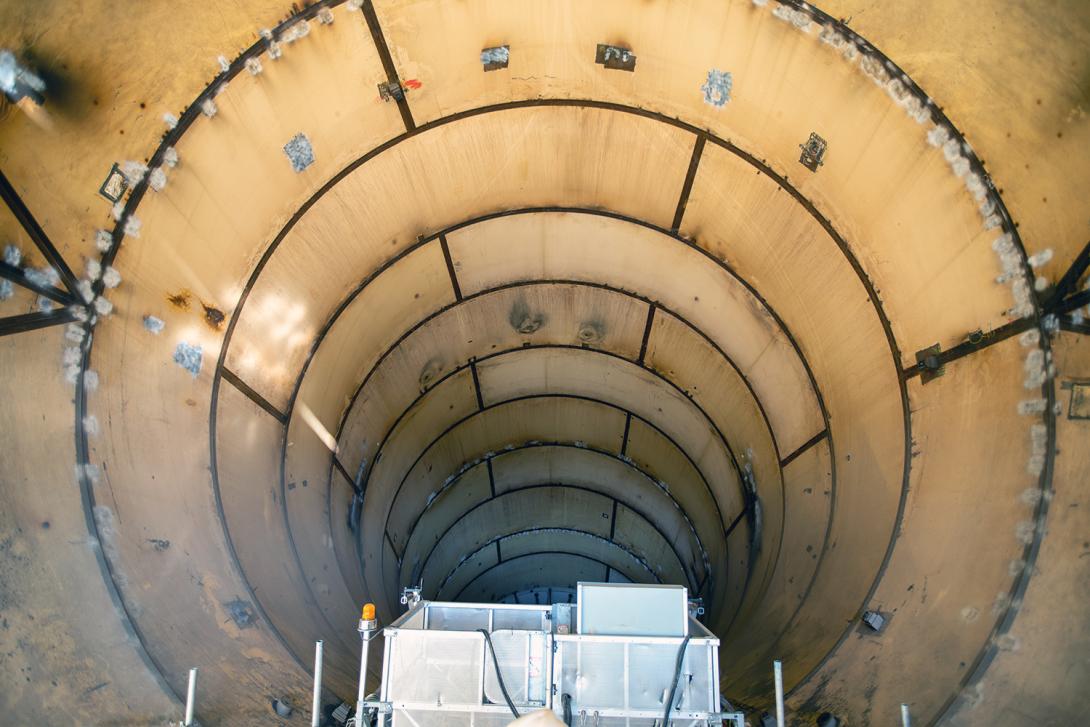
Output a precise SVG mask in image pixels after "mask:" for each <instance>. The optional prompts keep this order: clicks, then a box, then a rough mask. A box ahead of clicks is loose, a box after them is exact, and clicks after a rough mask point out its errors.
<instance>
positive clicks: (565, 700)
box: [560, 694, 572, 727]
mask: <svg viewBox="0 0 1090 727" xmlns="http://www.w3.org/2000/svg"><path fill="white" fill-rule="evenodd" d="M560 703H561V704H563V705H564V724H566V725H567V726H568V727H571V719H572V717H571V695H570V694H563V695H561V696H560Z"/></svg>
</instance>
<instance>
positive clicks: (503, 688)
mask: <svg viewBox="0 0 1090 727" xmlns="http://www.w3.org/2000/svg"><path fill="white" fill-rule="evenodd" d="M477 631H479V632H481V633H482V634H484V641H485V643H486V644H488V650H489V651H490V652H492V664H493V665H495V667H496V681H497V682H499V683H500V691H501V692H503V698H504V699H506V700H507V707H508V709H510V710H511V714H513V715H515V719H518V718H519V717H521V716H522V715H520V714H519V711H518V710H517V709H515V703H514V702H513V701H511V695H510V694H508V693H507V685H506V684H504V683H503V675H502V674H500V660H499V659H498V658H497V657H496V647H495V646H493V645H492V637H491V636H490V635H489V633H488V629H477ZM685 640H686V641H688V638H686V639H685ZM679 668H680V667H679Z"/></svg>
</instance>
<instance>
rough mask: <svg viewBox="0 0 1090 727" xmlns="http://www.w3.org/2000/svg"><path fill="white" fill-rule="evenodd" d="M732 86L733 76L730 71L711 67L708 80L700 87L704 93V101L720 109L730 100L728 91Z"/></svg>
mask: <svg viewBox="0 0 1090 727" xmlns="http://www.w3.org/2000/svg"><path fill="white" fill-rule="evenodd" d="M733 88H734V77H733V76H731V74H730V71H720V70H718V69H715V68H713V69H711V70H710V71H708V80H707V81H705V82H704V85H703V86H701V87H700V90H701V92H703V94H704V103H706V104H709V105H711V106H714V107H716V108H717V109H721V108H723V107H724V106H726V105H727V102H728V101H730V92H731V89H733Z"/></svg>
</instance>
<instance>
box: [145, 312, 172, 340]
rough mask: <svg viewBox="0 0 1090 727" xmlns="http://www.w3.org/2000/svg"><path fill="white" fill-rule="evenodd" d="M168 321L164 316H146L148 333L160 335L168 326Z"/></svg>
mask: <svg viewBox="0 0 1090 727" xmlns="http://www.w3.org/2000/svg"><path fill="white" fill-rule="evenodd" d="M166 325H167V324H166V323H164V322H163V319H162V318H156V317H155V316H144V330H146V331H147V332H148V333H154V334H155V335H156V336H158V335H159V334H160V333H162V332H163V329H164V328H166Z"/></svg>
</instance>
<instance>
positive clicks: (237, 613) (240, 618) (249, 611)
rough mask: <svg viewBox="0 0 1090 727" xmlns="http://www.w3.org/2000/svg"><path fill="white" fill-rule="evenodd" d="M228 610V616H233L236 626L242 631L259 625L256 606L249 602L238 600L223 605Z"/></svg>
mask: <svg viewBox="0 0 1090 727" xmlns="http://www.w3.org/2000/svg"><path fill="white" fill-rule="evenodd" d="M223 606H224V608H226V609H227V613H228V615H230V616H231V620H232V621H234V622H235V625H236V626H238V627H239V628H240V629H246V628H249V627H251V626H253V625H254V624H255V623H257V615H256V614H255V613H254V606H253V604H252V603H250V602H249V601H243V600H242V599H239V598H236V599H235V600H234V601H229V602H227V603H225V604H223Z"/></svg>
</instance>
